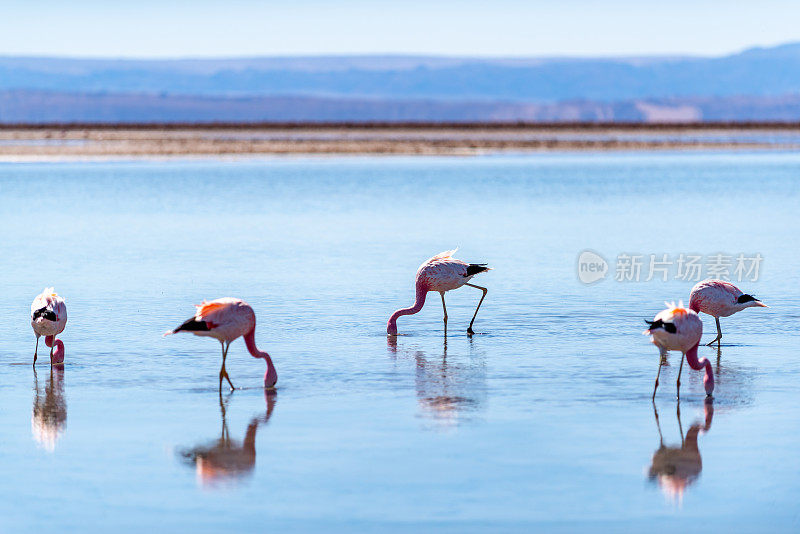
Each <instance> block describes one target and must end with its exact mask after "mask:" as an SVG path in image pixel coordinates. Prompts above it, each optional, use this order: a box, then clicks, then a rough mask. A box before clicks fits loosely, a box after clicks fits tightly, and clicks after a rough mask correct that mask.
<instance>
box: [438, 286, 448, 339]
mask: <svg viewBox="0 0 800 534" xmlns="http://www.w3.org/2000/svg"><path fill="white" fill-rule="evenodd" d="M439 294H440V295H441V296H442V309H443V310H444V329H445V332H446V331H447V305H446V304H445V303H444V291H440V292H439Z"/></svg>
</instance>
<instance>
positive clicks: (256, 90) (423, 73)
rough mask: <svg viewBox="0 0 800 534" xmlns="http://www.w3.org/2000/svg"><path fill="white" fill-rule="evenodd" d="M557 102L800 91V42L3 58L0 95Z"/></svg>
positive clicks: (1, 62)
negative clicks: (488, 51)
mask: <svg viewBox="0 0 800 534" xmlns="http://www.w3.org/2000/svg"><path fill="white" fill-rule="evenodd" d="M11 89H35V90H47V91H59V92H94V93H97V92H108V93H152V94H162V93H163V94H181V95H203V96H267V95H286V94H291V95H307V96H317V97H320V96H322V97H348V98H386V99H441V100H451V99H455V100H507V101H525V102H558V101H563V100H573V99H582V100H599V101H604V102H617V101H622V100H631V99H650V98H669V97H682V96H683V97H689V96H691V97H718V96H734V95H760V96H778V95H783V94H789V93H800V44H788V45H783V46H779V47H774V48H767V49H764V48H756V49H750V50H746V51H744V52H741V53H738V54H733V55H730V56H725V57H719V58H687V57H651V58H599V59H593V58H443V57H415V56H408V57H406V56H355V57H335V56H332V57H305V58H302V57H301V58H286V57H283V58H280V57H276V58H233V59H227V60H225V59H179V60H108V59H97V60H92V59H66V58H65V59H61V58H15V57H6V58H0V90H11Z"/></svg>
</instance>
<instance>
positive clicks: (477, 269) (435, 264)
mask: <svg viewBox="0 0 800 534" xmlns="http://www.w3.org/2000/svg"><path fill="white" fill-rule="evenodd" d="M456 250H458V249H455V250H449V251H447V252H442V253H441V254H437V255H436V256H434V257H432V258H431V259H429V260H428V261H426V262H425V263H423V264H422V265H420V267H419V270H417V276H416V281H415V287H416V298H415V300H414V305H413V306H411V307H409V308H401V309H399V310H397V311H396V312H394V313H393V314H392V316H391V317H389V322H388V323H387V324H386V333H387V334H389V335H390V336H395V335H397V319H398V318H400V317H401V316H403V315H413V314H415V313H418V312H419V311H420V310H421V309H422V307H423V306H424V305H425V298H426V296H427V295H428V292H429V291H438V292H439V294H440V295H441V296H442V308H443V309H444V329H445V332H447V305H446V304H445V303H444V294H445V292H447V291H452V290H453V289H458V288H459V287H461V286H465V285H467V286H470V287H474V288H475V289H480V290H481V291H482V292H483V295H481V300H480V301H479V302H478V307H477V308H475V313H474V314H473V316H472V321H470V323H469V327H468V328H467V334H469V335H472V334H474V332H473V331H472V325H473V323H475V317H477V316H478V310H479V309H480V308H481V304H482V303H483V299H484V298H485V297H486V293H487V292H488V289H486V288H485V287H481V286H476V285H474V284H469V283H468V282H469V281H470V280H471V279H472V277H473V276H475V275H476V274H479V273H483V272H486V271H489V270H490V268H489V267H487V266H486V264H485V263H466V262H463V261H461V260H457V259H455V258H453V254H455V252H456Z"/></svg>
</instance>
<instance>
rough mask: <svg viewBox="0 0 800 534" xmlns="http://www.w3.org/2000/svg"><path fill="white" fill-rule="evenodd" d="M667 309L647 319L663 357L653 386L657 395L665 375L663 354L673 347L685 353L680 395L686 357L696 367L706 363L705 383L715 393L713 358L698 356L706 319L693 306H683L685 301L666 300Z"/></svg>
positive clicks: (699, 367)
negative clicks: (662, 370)
mask: <svg viewBox="0 0 800 534" xmlns="http://www.w3.org/2000/svg"><path fill="white" fill-rule="evenodd" d="M665 304H666V306H667V309H666V310H664V311H661V312H659V313H658V314H657V315H656V316H655V318H654V319H653V320H652V321H648V320H646V319H645V322H646V323H647V324H648V325H649V328H648V329H647V330H645V331H644V334H645V335H649V336H652V338H651V341H652V342H653V344H654V345H656V346H657V347H658V349H659V352H660V354H661V357H659V360H658V374H656V385H655V387H654V388H653V399H655V398H656V389H658V377H659V376H660V375H661V365H662V364H663V363H664V358H663V355H664V353H665V352H666V351H669V350H679V351H681V353H682V356H681V366H680V369H679V370H678V384H677V387H678V398H679V399H680V396H681V372H682V371H683V358H684V356H685V357H686V361H687V362H688V363H689V366H690V367H691V368H692V369H694V370H695V371H699V370H701V369H703V367H705V369H706V376H705V377H704V378H703V384H704V385H705V388H706V395H707V396H709V397H710V396H711V394H712V393H713V392H714V372H713V371H712V370H711V362H710V361H708V359H707V358H700V359H699V360H698V359H697V347H698V345H699V344H700V338H701V336H702V335H703V321H701V320H700V317H698V315H697V313H696V312H695V311H693V310H687V309H686V308H684V307H683V302H681V303H679V304H678V305H677V306H676V305H675V303H674V302H673V303H669V302H666V303H665Z"/></svg>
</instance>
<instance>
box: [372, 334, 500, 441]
mask: <svg viewBox="0 0 800 534" xmlns="http://www.w3.org/2000/svg"><path fill="white" fill-rule="evenodd" d="M388 339H389V341H388V347H389V351H390V352H391V353H393V354H396V353H397V339H396V338H393V336H389V338H388ZM403 352H406V351H403ZM406 354H408V355H409V356H413V358H414V366H415V389H416V395H417V403H418V405H419V408H420V411H419V413H420V416H422V417H423V418H425V419H427V420H429V421H432V422H433V423H434V427H435V428H436V429H438V430H448V429H452V428H455V427H457V426H458V425H459V423H460V422H462V421H465V420H467V419H468V418H469V416H470V415H472V414H475V413H476V412H478V411H480V410H482V409H483V405H484V404H485V401H486V368H485V366H484V365H483V362H482V361H470V362H468V363H466V364H464V363H456V364H453V363H450V362H448V355H447V339H446V338H445V341H444V347H443V351H442V354H441V356H439V355H438V354H437V355H436V356H435V357H430V358H429V357H427V356H426V354H425V352H423V351H420V350H415V351H411V350H408V351H407V352H406Z"/></svg>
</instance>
